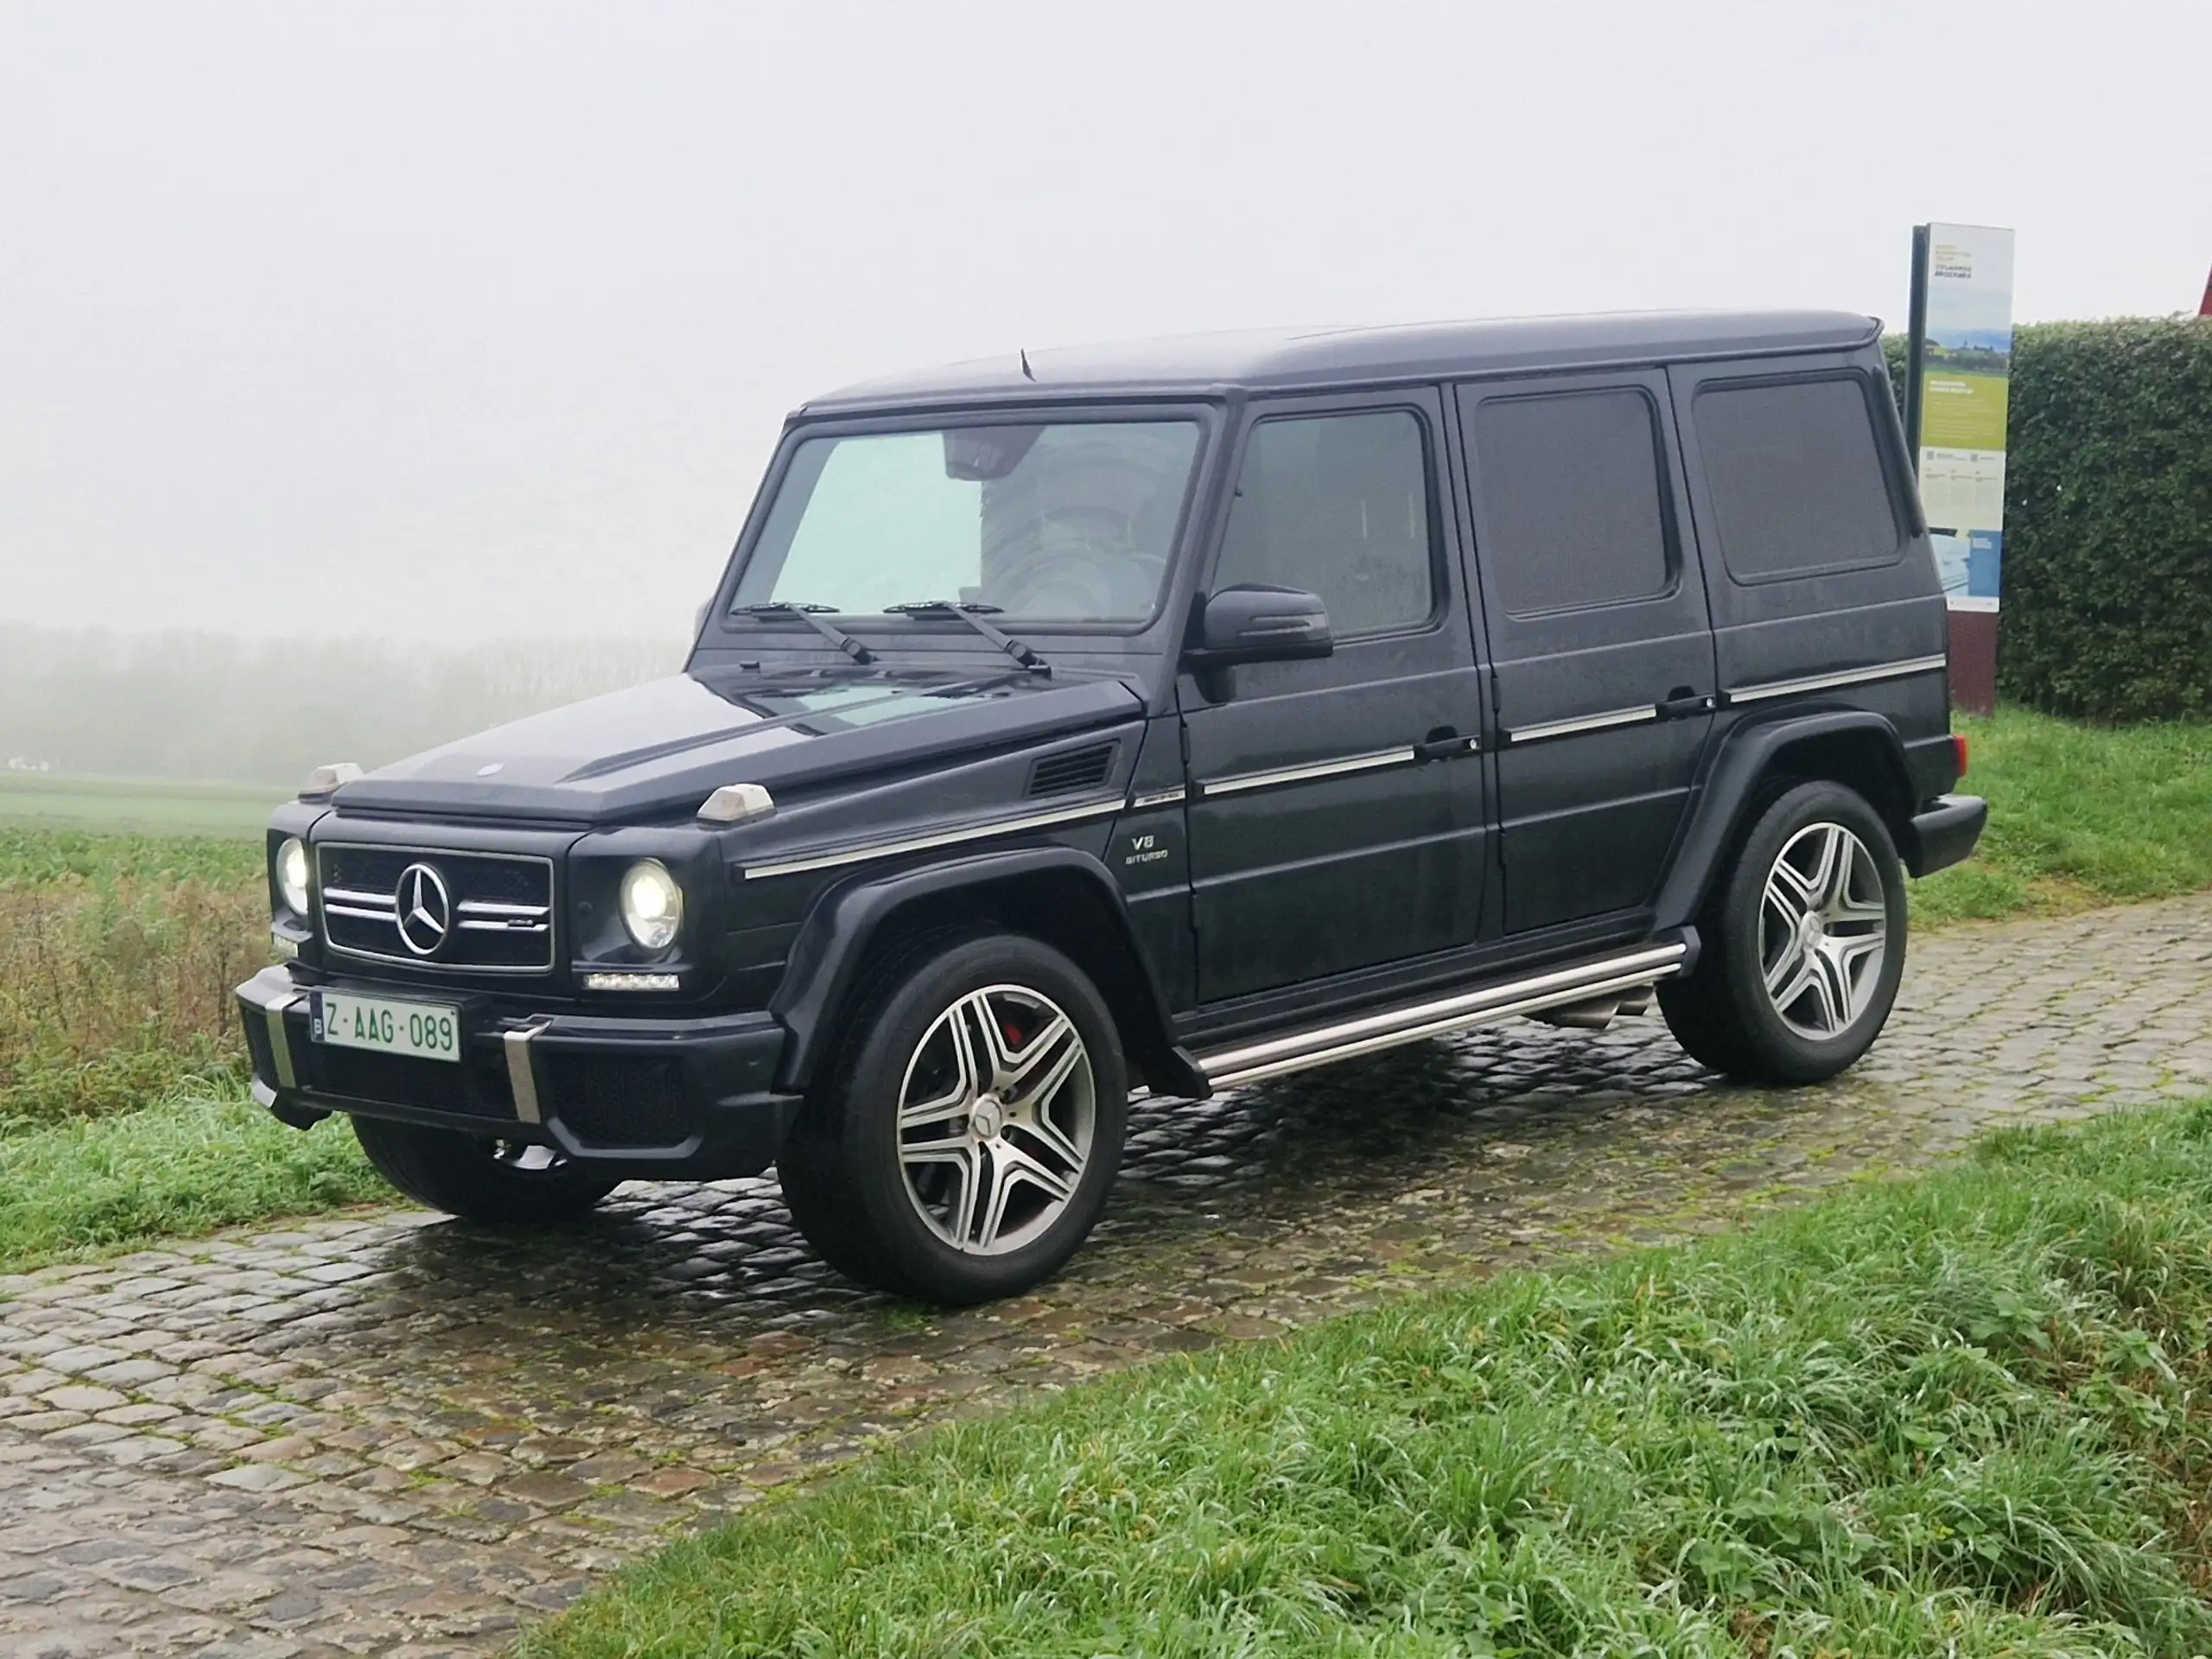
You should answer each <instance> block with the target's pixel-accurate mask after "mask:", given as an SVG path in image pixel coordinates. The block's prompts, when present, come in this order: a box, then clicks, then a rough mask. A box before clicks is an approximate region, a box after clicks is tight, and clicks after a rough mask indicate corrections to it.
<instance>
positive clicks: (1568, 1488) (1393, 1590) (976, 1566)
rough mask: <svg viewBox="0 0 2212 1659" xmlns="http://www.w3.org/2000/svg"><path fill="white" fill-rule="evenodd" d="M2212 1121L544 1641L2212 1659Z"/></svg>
mask: <svg viewBox="0 0 2212 1659" xmlns="http://www.w3.org/2000/svg"><path fill="white" fill-rule="evenodd" d="M2208 1326H2212V1106H2207V1107H2200V1108H2197V1109H2190V1110H2171V1111H2167V1112H2164V1113H2160V1114H2157V1115H2145V1116H2132V1117H2120V1118H2114V1119H2109V1120H2106V1121H2104V1122H2100V1123H2098V1124H2096V1125H2094V1127H2092V1128H2089V1129H2088V1130H2086V1131H2085V1132H2082V1133H2080V1134H2078V1135H2068V1134H2060V1133H2056V1132H2042V1133H2032V1134H2031V1133H2021V1132H2013V1133H2011V1134H2008V1135H2005V1136H2002V1137H2000V1138H1999V1139H1998V1140H1996V1141H1993V1142H1992V1143H1990V1145H1989V1146H1988V1147H1987V1148H1986V1151H1985V1153H1984V1154H1983V1156H1982V1157H1981V1158H1980V1160H1979V1161H1976V1162H1974V1163H1972V1164H1970V1165H1967V1166H1959V1167H1954V1168H1952V1169H1949V1170H1947V1171H1945V1172H1943V1173H1939V1174H1936V1175H1934V1176H1932V1177H1929V1178H1925V1179H1920V1180H1917V1181H1914V1182H1910V1183H1898V1184H1892V1185H1880V1186H1872V1187H1868V1188H1863V1189H1860V1190H1859V1191H1857V1192H1851V1193H1849V1194H1847V1195H1844V1196H1842V1197H1840V1198H1832V1199H1829V1200H1827V1201H1826V1202H1824V1203H1821V1204H1820V1205H1816V1206H1815V1207H1813V1208H1811V1209H1809V1210H1807V1211H1800V1212H1797V1213H1795V1214H1792V1215H1789V1216H1785V1217H1780V1218H1777V1219H1775V1220H1772V1221H1770V1222H1767V1223H1765V1224H1762V1225H1760V1226H1759V1227H1758V1229H1756V1230H1753V1231H1751V1233H1749V1234H1748V1235H1745V1236H1738V1237H1735V1238H1732V1239H1724V1240H1716V1241H1707V1242H1705V1243H1700V1244H1697V1245H1694V1246H1689V1247H1684V1248H1681V1249H1672V1250H1659V1251H1647V1252H1643V1253H1639V1254H1637V1255H1630V1256H1626V1257H1624V1258H1618V1259H1616V1260H1614V1261H1611V1262H1607V1263H1605V1264H1602V1265H1596V1266H1577V1267H1573V1268H1561V1269H1558V1270H1554V1271H1552V1272H1548V1273H1544V1274H1525V1275H1518V1276H1515V1277H1511V1278H1507V1279H1503V1280H1499V1281H1492V1282H1491V1283H1489V1284H1487V1285H1484V1286H1482V1287H1478V1288H1476V1289H1473V1290H1471V1291H1467V1292H1463V1293H1460V1294H1450V1295H1441V1296H1432V1297H1426V1298H1421V1299H1417V1300H1409V1301H1407V1302H1402V1303H1397V1304H1394V1305H1391V1306H1388V1307H1386V1308H1383V1309H1381V1310H1378V1311H1376V1312H1373V1313H1364V1314H1359V1315H1355V1316H1352V1317H1351V1318H1349V1319H1344V1320H1342V1321H1339V1322H1338V1323H1335V1324H1333V1325H1325V1326H1322V1327H1319V1328H1317V1329H1315V1330H1313V1331H1311V1332H1306V1333H1304V1334H1302V1335H1300V1336H1299V1337H1297V1338H1292V1339H1290V1340H1288V1341H1286V1342H1282V1343H1269V1344H1251V1345H1239V1346H1237V1347H1236V1348H1234V1349H1230V1350H1228V1351H1223V1352H1221V1353H1219V1354H1217V1355H1214V1356H1209V1357H1204V1358H1200V1359H1197V1360H1174V1361H1168V1362H1165V1363H1160V1364H1158V1365H1155V1366H1153V1367H1150V1368H1147V1369H1146V1370H1141V1371H1140V1372H1137V1373H1134V1374H1127V1375H1123V1376H1118V1377H1115V1378H1111V1379H1108V1380H1106V1381H1103V1382H1100V1383H1090V1384H1084V1385H1081V1386H1078V1387H1077V1388H1074V1389H1070V1390H1069V1391H1068V1392H1067V1393H1066V1394H1065V1395H1062V1396H1060V1397H1059V1398H1058V1399H1057V1400H1055V1401H1053V1402H1051V1403H1049V1404H1045V1405H1041V1406H1031V1407H1027V1408H1019V1409H1016V1410H1014V1411H1013V1412H1010V1413H1007V1414H1001V1415H995V1416H991V1417H988V1418H984V1419H982V1420H979V1421H975V1422H971V1423H966V1424H960V1425H957V1426H954V1427H948V1428H945V1429H943V1430H940V1431H938V1432H936V1433H932V1434H931V1435H930V1436H928V1437H926V1438H925V1439H924V1440H921V1441H919V1442H918V1443H916V1444H915V1445H913V1446H911V1447H907V1448H902V1449H898V1450H894V1451H892V1452H887V1453H885V1454H884V1455H882V1456H880V1457H877V1458H874V1459H868V1460H867V1461H866V1462H864V1463H862V1464H860V1465H856V1466H855V1467H854V1468H852V1469H851V1470H849V1471H847V1472H845V1473H843V1474H842V1475H840V1476H838V1477H836V1478H833V1479H832V1480H831V1481H830V1482H829V1483H828V1484H827V1485H826V1486H825V1487H824V1488H823V1490H821V1491H817V1492H815V1493H811V1494H800V1495H796V1496H793V1497H788V1498H785V1499H782V1500H779V1501H773V1502H772V1503H768V1504H766V1505H764V1506H762V1507H761V1508H760V1509H759V1510H753V1511H751V1512H749V1513H748V1514H747V1515H746V1516H743V1517H741V1518H740V1519H737V1520H734V1521H733V1522H730V1523H728V1524H727V1525H725V1526H723V1527H722V1528H721V1529H718V1530H716V1531H714V1532H712V1533H709V1534H707V1535H703V1536H702V1537H700V1538H697V1539H695V1540H691V1541H684V1542H682V1543H678V1544H677V1545H675V1546H674V1547H672V1548H670V1549H669V1550H667V1551H666V1552H665V1553H664V1554H662V1555H661V1556H660V1557H659V1558H658V1559H657V1560H653V1561H652V1562H650V1563H649V1564H647V1565H645V1566H644V1567H640V1568H638V1569H635V1570H632V1571H631V1572H628V1573H626V1574H624V1575H623V1576H622V1577H620V1579H619V1580H616V1581H615V1582H614V1583H613V1585H612V1586H610V1587H607V1588H605V1589H602V1590H600V1591H598V1592H594V1593H593V1594H592V1595H590V1596H588V1598H587V1599H585V1600H584V1601H582V1603H580V1604H579V1605H577V1606H576V1607H575V1609H573V1610H571V1611H569V1613H567V1614H566V1615H564V1616H563V1617H562V1618H558V1619H556V1620H555V1621H554V1622H553V1623H552V1624H550V1625H549V1626H546V1627H543V1628H541V1629H540V1630H537V1631H535V1632H532V1633H531V1634H530V1635H529V1636H528V1637H525V1639H524V1643H523V1644H522V1649H521V1651H522V1653H523V1655H524V1656H525V1659H599V1656H607V1659H613V1656H616V1655H621V1656H626V1659H628V1656H639V1655H655V1654H665V1655H671V1656H675V1655H683V1656H694V1655H717V1656H719V1655H732V1656H734V1655H760V1656H766V1655H785V1654H821V1655H830V1654H837V1655H848V1654H850V1655H862V1654H884V1655H891V1654H896V1655H900V1656H916V1659H922V1656H943V1659H953V1656H962V1659H967V1656H973V1659H986V1656H991V1659H995V1656H998V1655H1001V1654H1015V1653H1018V1654H1022V1655H1025V1656H1058V1655H1066V1656H1073V1655H1086V1656H1089V1655H1104V1654H1123V1653H1145V1654H1148V1655H1191V1656H1197V1655H1232V1654H1234V1655H1257V1654H1314V1655H1339V1656H1349V1655H1381V1654H1389V1655H1392V1656H1408V1655H1410V1656H1421V1655H1439V1656H1441V1655H1446V1654H1451V1655H1500V1656H1502V1655H1508V1654H1510V1655H1521V1656H1537V1655H1556V1656H1567V1655H1596V1654H1608V1655H1611V1654H1621V1655H1628V1654H1645V1655H1679V1656H1723V1655H1726V1656H1736V1659H1767V1656H1774V1659H1779V1656H1782V1655H1784V1654H1791V1655H1799V1656H1808V1659H1809V1656H1815V1655H1826V1656H1831V1659H1843V1656H1847V1655H1848V1656H1856V1659H1872V1656H1897V1659H1904V1656H1925V1655H1930V1654H1941V1655H1946V1656H1958V1659H1967V1656H1997V1655H2011V1656H2046V1659H2056V1656H2081V1659H2089V1656H2113V1655H2122V1654H2145V1655H2157V1656H2171V1659H2186V1656H2190V1655H2196V1654H2202V1653H2205V1652H2207V1651H2212V1606H2208V1603H2207V1601H2206V1599H2205V1595H2204V1590H2205V1586H2206V1584H2207V1582H2208V1580H2212V1555H2209V1554H2208V1548H2207V1539H2206V1536H2205V1530H2204V1529H2205V1523H2206V1520H2207V1516H2208V1510H2207V1506H2206V1499H2205V1492H2206V1483H2207V1478H2208V1476H2212V1395H2208V1394H2207V1390H2206V1385H2207V1383H2209V1382H2212V1359H2208V1354H2207V1349H2206V1342H2205V1338H2206V1335H2207V1332H2208Z"/></svg>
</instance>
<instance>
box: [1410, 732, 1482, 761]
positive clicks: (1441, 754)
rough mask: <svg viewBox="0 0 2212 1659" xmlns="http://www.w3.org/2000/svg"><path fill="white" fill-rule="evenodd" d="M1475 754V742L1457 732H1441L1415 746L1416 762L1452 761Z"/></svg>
mask: <svg viewBox="0 0 2212 1659" xmlns="http://www.w3.org/2000/svg"><path fill="white" fill-rule="evenodd" d="M1474 752H1475V740H1474V739H1473V738H1471V737H1462V736H1460V735H1459V733H1457V732H1440V733H1437V734H1434V735H1433V736H1431V737H1428V738H1427V739H1425V740H1423V741H1421V742H1419V743H1416V744H1414V760H1453V759H1455V758H1456V757H1458V756H1459V755H1463V754H1472V753H1474Z"/></svg>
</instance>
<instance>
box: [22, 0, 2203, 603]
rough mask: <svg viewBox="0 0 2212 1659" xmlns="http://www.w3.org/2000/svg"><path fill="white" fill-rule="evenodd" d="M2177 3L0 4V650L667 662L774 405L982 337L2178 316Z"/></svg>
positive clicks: (2187, 107)
mask: <svg viewBox="0 0 2212 1659" xmlns="http://www.w3.org/2000/svg"><path fill="white" fill-rule="evenodd" d="M2208 61H2212V4H2208V3H2206V0H2171V3H2150V0H2133V3H2113V4H2108V5H2106V6H2102V7H2096V8H2092V7H2088V6H2082V5H2078V4H2063V5H2062V4H2052V3H2045V0H2032V3H2031V0H2018V3H2009V4H2008V3H1975V4H1948V3H1943V0H1921V3H1917V4H1905V5H1888V4H1858V5H1840V4H1821V3H1805V0H1797V3H1787V4H1777V3H1757V4H1737V3H1719V0H1675V3H1671V4H1650V3H1624V4H1617V5H1585V4H1573V3H1558V0H1514V3H1510V4H1497V3H1480V4H1461V5H1416V4H1410V3H1407V4H1393V3H1383V0H1360V3H1356V4H1352V3H1347V4H1338V5H1316V4H1307V3H1295V4H1294V3H1289V0H1265V3H1249V4H1236V5H1230V4H1226V3H1215V4H1207V3H1202V0H1179V3H1168V4H1153V3H1139V0H1116V3H1112V4H1095V5H1093V4H1085V5H1071V4H1065V3H1052V0H1019V3H1012V4H988V5H986V4H972V5H958V4H920V3H904V4H884V5H865V6H863V5H853V4H832V3H823V0H811V3H806V4H803V5H802V4H796V3H794V4H790V5H779V6H774V7H769V6H759V7H747V6H740V5H736V4H728V3H725V4H717V5H702V6H681V5H675V4H663V3H654V4H643V3H626V4H618V3H606V4H598V5H582V4H574V3H547V0H499V3H474V4H471V3H450V0H447V3H436V4H428V3H424V4H409V3H391V0H378V3H354V4H348V5H337V4H314V5H302V4H299V3H296V0H284V3H272V4H243V3H237V4H220V5H218V4H207V3H199V0H160V3H154V0H146V3H139V4H115V3H98V0H66V3H65V0H51V3H34V0H0V620H29V621H35V622H41V623H48V624H55V625H80V624H87V623H105V624H107V625H110V626H121V627H127V628H133V629H148V628H160V627H165V626H194V627H218V628H229V629H235V630H238V631H240V632H249V633H251V634H255V635H257V636H261V637H264V638H277V637H282V636H283V635H286V634H295V635H297V636H299V637H301V638H302V639H305V638H310V637H313V636H315V635H318V634H332V633H363V632H368V633H383V634H394V635H409V636H413V637H418V638H424V639H464V638H467V637H468V636H470V635H471V634H472V633H478V632H496V633H506V634H513V633H524V632H554V633H563V634H581V633H630V634H659V635H670V634H680V633H682V632H685V631H687V630H688V626H689V623H690V613H691V610H692V607H694V606H695V605H696V603H697V602H698V601H699V600H700V599H701V598H702V597H703V596H704V595H705V593H706V591H707V590H708V588H709V585H710V583H711V582H712V580H713V577H714V575H715V571H716V570H717V569H719V568H720V566H721V561H722V559H723V557H724V556H725V555H726V553H727V550H728V544H729V542H730V540H731V538H732V537H733V536H734V532H735V531H736V528H737V526H738V524H739V521H740V519H741V517H742V515H743V513H744V511H745V508H746V505H747V502H748V500H749V499H750V498H751V495H752V492H753V485H754V482H755V480H756V478H757V474H758V473H759V471H760V467H761V465H762V463H763V461H764V460H765V459H766V454H767V453H768V450H769V448H770V447H771V445H772V442H773V441H774V437H775V434H776V430H777V428H778V425H779V423H780V421H781V419H782V417H783V416H784V414H785V411H786V410H789V409H791V407H792V406H793V405H795V404H798V403H799V402H801V401H803V400H804V398H805V397H808V396H810V394H813V393H815V392H818V391H824V390H827V389H828V388H829V387H831V386H834V385H839V384H842V383H843V382H845V381H848V380H851V379H855V378H862V377H864V376H868V375H870V374H874V373H876V372H884V371H888V370H892V369H896V368H901V367H907V366H912V365H918V364H926V363H931V362H936V361H940V360H944V359H953V358H960V357H969V356H976V355H981V354H984V353H996V352H1005V353H1012V352H1013V351H1014V348H1015V347H1016V346H1023V345H1027V346H1047V345H1055V344H1069V343H1074V342H1079V341H1084V340H1098V339H1110V338H1116V337H1122V336H1128V335H1136V334H1159V333H1172V332H1180V331H1185V330H1192V329H1204V328H1215V327H1243V326H1248V325H1255V324H1270V323H1297V322H1334V321H1409V320H1417V319H1427V318H1437V317H1452V316H1473V315H1502V314H1514V313H1526V312H1541V311H1572V310H1596V309H1619V308H1643V307H1666V306H1714V305H1796V304H1811V305H1836V306H1844V307H1848V308H1853V309H1858V310H1862V311H1867V312H1872V313H1874V314H1876V315H1880V316H1883V317H1885V318H1887V319H1889V320H1890V321H1891V323H1892V324H1893V325H1894V326H1897V327H1902V326H1903V319H1904V307H1905V285H1906V261H1907V252H1908V245H1909V232H1910V226H1911V225H1912V223H1913V222H1914V221H1915V220H1917V219H1929V218H1936V219H1953V220H1963V221H1967V222H1978V223H1986V224H1996V225H2007V226H2014V227H2016V228H2017V229H2018V312H2019V315H2020V316H2021V318H2022V319H2023V320H2033V319H2039V318H2049V317H2071V316H2094V315H2113V314H2119V313H2127V312H2148V313H2165V312H2171V311H2174V310H2177V309H2183V308H2191V309H2193V308H2194V305H2195V302H2196V298H2197V296H2198V295H2199V294H2200V293H2201V291H2202V287H2203V283H2204V279H2205V271H2206V267H2207V264H2212V211H2208V210H2209V209H2212V136H2208V130H2207V128H2206V125H2205V122H2204V114H2203V111H2204V107H2205V103H2204V92H2203V86H2202V73H2203V67H2204V65H2205V64H2206V63H2207V62H2208Z"/></svg>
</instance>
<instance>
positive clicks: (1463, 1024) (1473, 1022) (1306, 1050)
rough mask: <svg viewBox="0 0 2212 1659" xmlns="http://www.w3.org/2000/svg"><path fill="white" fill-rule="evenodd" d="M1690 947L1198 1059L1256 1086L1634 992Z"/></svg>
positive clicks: (1210, 1077)
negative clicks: (1287, 1074) (1490, 1024)
mask: <svg viewBox="0 0 2212 1659" xmlns="http://www.w3.org/2000/svg"><path fill="white" fill-rule="evenodd" d="M1688 954H1689V946H1688V945H1687V944H1681V943H1679V942H1677V943H1675V944H1662V945H1652V946H1647V947H1645V948H1643V949H1642V950H1631V951H1628V952H1625V953H1624V954H1623V955H1620V956H1615V957H1599V958H1598V959H1597V960H1596V961H1594V962H1586V963H1577V964H1576V965H1575V966H1573V967H1572V968H1560V969H1554V970H1552V971H1551V972H1549V973H1546V974H1537V975H1535V976H1531V977H1529V978H1528V979H1519V980H1510V981H1508V982H1505V983H1504V984H1502V985H1491V986H1487V987H1485V988H1483V989H1481V990H1478V991H1464V992H1461V993H1459V995H1454V996H1446V997H1439V998H1437V999H1436V1000H1434V1001H1429V1002H1421V1003H1416V1004H1414V1006H1412V1007H1401V1008H1390V1009H1386V1010H1385V1011H1383V1013H1380V1014H1365V1015H1363V1016H1361V1017H1360V1018H1358V1019H1356V1020H1341V1021H1339V1022H1338V1023H1337V1024H1335V1025H1331V1026H1322V1027H1317V1028H1315V1029H1313V1030H1311V1031H1301V1032H1298V1033H1294V1034H1293V1035H1291V1036H1288V1037H1276V1038H1271V1039H1268V1040H1267V1041H1265V1042H1259V1043H1250V1044H1247V1045H1245V1046H1243V1047H1241V1048H1232V1049H1224V1050H1222V1051H1221V1052H1218V1053H1215V1054H1202V1055H1200V1056H1198V1068H1199V1070H1200V1071H1204V1072H1205V1075H1206V1081H1207V1082H1208V1083H1210V1084H1213V1085H1214V1086H1215V1087H1216V1088H1227V1087H1230V1085H1232V1084H1240V1083H1256V1082H1258V1081H1259V1080H1260V1079H1262V1077H1281V1076H1282V1075H1283V1074H1284V1073H1285V1072H1289V1071H1304V1070H1305V1069H1306V1067H1308V1066H1313V1065H1327V1064H1329V1063H1330V1062H1332V1061H1334V1060H1344V1059H1351V1058H1353V1057H1354V1056H1357V1055H1361V1054H1371V1053H1373V1052H1376V1051H1377V1050H1379V1049H1385V1048H1395V1046H1398V1045H1399V1044H1401V1043H1410V1042H1416V1041H1418V1040H1420V1039H1422V1038H1424V1037H1440V1036H1443V1035H1445V1034H1446V1033H1450V1032H1454V1031H1464V1030H1465V1029H1466V1028H1467V1027H1470V1026H1478V1025H1483V1024H1485V1023H1487V1022H1489V1021H1491V1020H1503V1019H1506V1018H1508V1017H1509V1016H1511V1015H1514V1014H1532V1013H1535V1012H1536V1011H1537V1010H1539V1009H1541V1008H1550V1007H1562V1006H1564V1005H1566V1004H1567V1003H1570V1002H1580V1001H1587V1000H1589V999H1590V998H1592V997H1594V996H1602V995H1606V994H1607V993H1609V992H1612V991H1623V990H1629V989H1632V988H1635V987H1637V986H1640V985H1648V984H1650V983H1651V982H1653V981H1655V980H1660V979H1665V978H1667V977H1669V976H1671V975H1674V974H1677V973H1680V972H1681V966H1682V961H1683V959H1684V958H1685V957H1687V956H1688Z"/></svg>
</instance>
